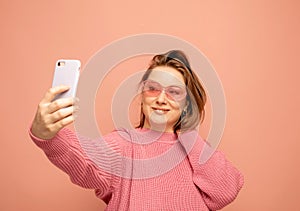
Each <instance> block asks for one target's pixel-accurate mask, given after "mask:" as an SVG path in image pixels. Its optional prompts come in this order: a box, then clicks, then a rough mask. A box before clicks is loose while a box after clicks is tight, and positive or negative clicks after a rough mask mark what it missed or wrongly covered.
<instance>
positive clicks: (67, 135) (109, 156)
mask: <svg viewBox="0 0 300 211" xmlns="http://www.w3.org/2000/svg"><path fill="white" fill-rule="evenodd" d="M29 135H30V137H31V139H32V140H33V142H34V143H35V144H36V145H37V146H38V147H40V148H41V149H42V150H43V151H44V152H45V154H46V156H47V157H48V159H49V160H50V161H51V162H52V163H53V164H54V165H55V166H57V167H58V168H60V169H61V170H63V171H64V172H65V173H67V174H68V175H69V177H70V179H71V181H72V182H73V183H74V184H77V185H79V186H81V187H84V188H89V189H96V194H97V196H98V197H99V198H101V199H103V200H104V201H105V202H108V200H109V198H110V195H111V193H110V191H111V188H113V187H114V184H116V182H117V181H116V180H117V177H115V176H114V175H113V174H112V171H113V170H112V169H108V168H104V169H102V168H100V167H99V165H96V164H95V162H93V161H92V160H91V159H90V158H89V157H88V156H87V155H86V153H85V152H84V151H83V149H82V147H81V145H80V143H79V140H78V138H77V136H76V134H75V133H74V132H73V131H71V130H69V129H66V128H63V129H62V130H60V131H59V132H58V133H57V135H56V136H55V137H54V138H52V139H50V140H43V139H39V138H37V137H35V136H34V135H33V134H32V133H31V130H29ZM109 140H110V141H111V143H110V144H109V149H108V148H107V147H106V149H102V150H101V149H100V150H98V149H99V148H98V149H97V150H98V161H99V160H100V162H102V163H103V166H108V167H110V168H114V171H116V167H117V166H119V163H120V159H119V156H116V155H117V154H118V153H111V152H112V151H116V152H118V151H119V149H118V145H117V143H116V142H113V140H114V138H110V139H109ZM105 146H107V145H105Z"/></svg>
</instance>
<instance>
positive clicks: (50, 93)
mask: <svg viewBox="0 0 300 211" xmlns="http://www.w3.org/2000/svg"><path fill="white" fill-rule="evenodd" d="M69 89H70V87H69V86H66V85H61V86H55V87H52V88H50V89H48V91H47V92H46V94H45V96H44V98H43V99H42V101H41V102H42V103H49V102H51V101H52V100H53V99H54V98H55V96H56V95H57V94H59V93H62V92H65V91H67V90H69Z"/></svg>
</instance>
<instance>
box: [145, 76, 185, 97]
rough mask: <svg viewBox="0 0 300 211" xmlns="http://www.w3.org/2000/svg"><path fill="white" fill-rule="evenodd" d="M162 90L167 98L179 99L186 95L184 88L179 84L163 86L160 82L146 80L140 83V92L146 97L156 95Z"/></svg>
mask: <svg viewBox="0 0 300 211" xmlns="http://www.w3.org/2000/svg"><path fill="white" fill-rule="evenodd" d="M162 91H164V93H165V95H166V96H167V98H168V99H169V100H172V101H180V100H183V99H184V98H185V97H186V94H187V93H186V89H185V88H183V87H180V86H176V85H174V86H168V87H163V86H162V85H161V84H160V83H158V82H156V81H152V80H146V81H143V83H142V92H143V94H145V95H146V96H148V97H157V96H159V95H160V94H161V92H162Z"/></svg>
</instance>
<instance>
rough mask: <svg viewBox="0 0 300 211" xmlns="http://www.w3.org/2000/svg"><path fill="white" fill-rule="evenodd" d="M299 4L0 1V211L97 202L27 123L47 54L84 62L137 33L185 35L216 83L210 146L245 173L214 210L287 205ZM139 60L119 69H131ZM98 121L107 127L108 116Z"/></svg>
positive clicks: (295, 185)
mask: <svg viewBox="0 0 300 211" xmlns="http://www.w3.org/2000/svg"><path fill="white" fill-rule="evenodd" d="M299 10H300V3H299V1H296V0H286V1H283V0H281V1H279V0H248V1H246V0H242V1H241V0H228V1H217V0H210V1H204V0H189V1H176V0H172V1H171V0H164V1H161V0H160V1H158V0H152V1H141V0H129V1H116V0H111V1H102V0H95V1H91V0H85V1H71V0H67V1H53V0H52V1H38V0H28V1H16V0H11V1H1V2H0V26H1V29H0V30H1V33H0V58H1V78H0V80H1V83H0V92H1V103H0V112H1V127H0V128H1V147H0V162H1V164H0V165H1V174H0V177H1V181H0V188H1V193H0V195H1V196H0V210H3V211H16V210H30V211H35V210H36V211H37V210H44V211H48V210H49V211H50V210H56V211H60V210H61V211H62V210H72V211H83V210H90V211H96V210H97V211H100V210H104V208H105V204H104V203H103V202H102V201H100V200H98V199H97V198H96V197H95V196H94V193H93V190H85V189H83V188H80V187H78V186H75V185H73V184H72V183H71V182H70V180H69V178H68V176H67V175H65V174H64V173H63V172H61V171H60V170H59V169H57V168H56V167H55V166H53V165H52V164H51V163H50V162H49V161H48V160H47V158H46V157H45V155H44V154H43V153H42V151H41V150H40V149H38V148H37V147H36V146H35V145H34V144H33V143H32V141H31V140H30V138H29V136H28V129H29V126H30V124H31V121H32V119H33V117H34V113H35V110H36V108H37V104H38V102H39V101H40V99H41V98H42V96H43V95H44V93H45V91H46V90H47V89H48V88H49V87H50V86H51V81H52V75H53V71H54V65H55V61H56V60H57V59H59V58H78V59H80V60H81V61H82V64H83V69H84V65H86V63H87V62H88V60H89V59H90V58H91V57H92V56H93V55H94V54H95V53H96V52H97V51H98V50H99V49H101V48H102V47H104V46H105V45H107V44H109V43H110V42H112V41H114V40H116V39H120V38H122V37H125V36H130V35H134V34H140V33H163V34H169V35H173V36H177V37H179V38H182V39H184V40H187V41H189V42H190V43H192V44H193V45H194V46H196V47H197V48H198V49H200V50H201V51H202V52H203V53H204V54H205V55H206V56H207V57H208V59H209V60H210V61H211V63H212V64H213V66H214V67H215V69H216V72H217V73H218V75H219V77H220V80H221V81H222V84H223V87H224V92H225V94H226V101H227V121H226V127H225V131H224V135H223V138H222V142H221V144H220V145H219V149H221V150H222V151H223V152H224V153H225V154H226V155H227V157H228V159H230V160H231V161H232V162H233V163H234V164H235V165H236V166H237V168H238V169H240V171H241V172H242V173H243V174H244V176H245V185H244V187H243V189H242V190H241V192H240V194H239V196H238V198H237V199H236V200H235V201H234V202H233V203H232V204H230V205H229V206H227V207H226V208H224V209H223V210H224V211H239V210H241V211H253V210H261V211H266V210H267V211H281V210H295V209H297V208H296V207H299V195H300V182H299V178H300V170H299V161H300V158H299V157H298V156H299V154H300V150H299V147H300V143H299V142H300V124H299V119H300V112H299V108H300V95H299V77H300V73H299V70H300V65H299V64H300V63H299V61H300V54H299V49H300V41H299V37H300V25H299V21H300V13H299ZM146 61H148V60H146V59H145V60H143V59H141V60H140V59H137V61H136V62H135V61H134V60H130V61H129V62H128V64H126V65H129V66H130V67H131V68H133V69H132V70H134V68H136V70H141V69H143V68H145V67H146V65H147V62H146ZM145 62H146V63H145ZM126 65H125V66H124V67H129V66H126ZM117 68H119V69H121V68H122V66H120V67H117ZM114 79H115V80H116V81H118V80H119V79H120V78H118V74H115V77H114ZM101 100H102V101H109V99H106V98H105V99H103V98H101V99H98V98H97V103H96V104H97V105H99V106H100V104H101ZM101 105H102V104H101ZM103 108H105V107H103ZM102 110H103V109H100V110H96V113H97V114H101V112H102ZM103 113H104V114H105V113H109V112H103ZM208 117H209V115H208ZM101 118H103V121H102V119H101V120H99V122H100V124H99V125H100V126H101V127H103V130H105V131H110V130H112V129H113V125H112V124H111V123H110V120H109V116H108V115H106V116H105V115H104V116H103V117H101ZM106 121H107V122H108V123H107V124H103V125H101V122H106ZM204 134H205V131H204Z"/></svg>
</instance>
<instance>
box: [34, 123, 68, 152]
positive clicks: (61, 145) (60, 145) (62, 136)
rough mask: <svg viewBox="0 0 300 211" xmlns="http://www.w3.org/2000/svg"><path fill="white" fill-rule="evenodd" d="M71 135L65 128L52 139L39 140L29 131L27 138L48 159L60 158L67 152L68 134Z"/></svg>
mask: <svg viewBox="0 0 300 211" xmlns="http://www.w3.org/2000/svg"><path fill="white" fill-rule="evenodd" d="M70 133H73V132H72V131H71V130H69V129H67V128H63V129H61V130H60V131H59V132H58V133H57V134H56V136H54V137H53V138H52V139H47V140H45V139H41V138H38V137H36V136H34V135H33V134H32V131H31V128H30V129H29V136H30V138H31V139H32V140H33V142H34V143H35V144H36V145H37V146H38V147H39V148H41V149H42V150H43V151H44V152H45V154H46V155H47V156H49V157H56V156H61V155H63V154H65V153H66V152H68V151H69V145H70V144H69V143H68V138H67V136H68V134H70Z"/></svg>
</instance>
